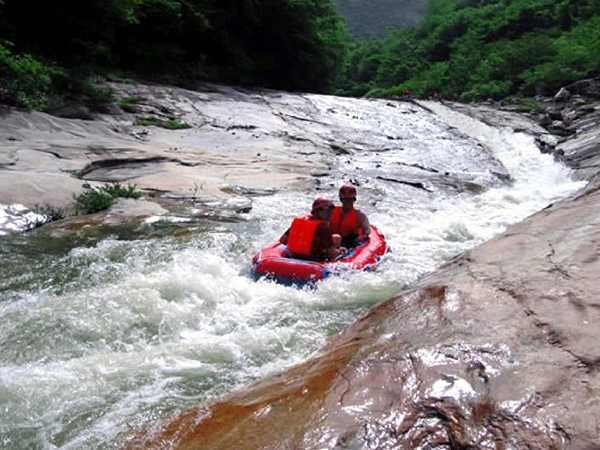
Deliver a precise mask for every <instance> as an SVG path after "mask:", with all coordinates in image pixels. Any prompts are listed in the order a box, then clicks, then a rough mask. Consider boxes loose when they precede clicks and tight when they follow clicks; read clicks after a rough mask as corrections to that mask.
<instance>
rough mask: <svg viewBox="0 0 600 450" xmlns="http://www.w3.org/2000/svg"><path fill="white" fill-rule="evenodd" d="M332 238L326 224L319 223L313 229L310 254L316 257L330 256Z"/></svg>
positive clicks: (332, 246)
mask: <svg viewBox="0 0 600 450" xmlns="http://www.w3.org/2000/svg"><path fill="white" fill-rule="evenodd" d="M332 249H333V250H334V249H335V247H334V245H333V238H332V235H331V230H329V225H328V224H325V223H323V224H320V225H319V226H318V227H317V229H316V230H315V236H314V238H313V245H312V254H313V257H314V258H317V259H330V258H331V257H332ZM334 257H335V256H334Z"/></svg>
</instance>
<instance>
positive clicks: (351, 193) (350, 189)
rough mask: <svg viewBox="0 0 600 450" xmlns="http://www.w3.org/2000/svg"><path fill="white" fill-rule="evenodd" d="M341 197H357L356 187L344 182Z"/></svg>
mask: <svg viewBox="0 0 600 450" xmlns="http://www.w3.org/2000/svg"><path fill="white" fill-rule="evenodd" d="M340 197H345V198H347V197H354V198H356V188H355V187H354V186H352V185H351V184H344V185H343V186H342V187H341V188H340Z"/></svg>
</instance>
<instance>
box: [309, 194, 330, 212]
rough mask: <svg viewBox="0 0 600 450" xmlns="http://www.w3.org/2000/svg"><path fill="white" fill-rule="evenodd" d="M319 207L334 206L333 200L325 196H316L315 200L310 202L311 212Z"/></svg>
mask: <svg viewBox="0 0 600 450" xmlns="http://www.w3.org/2000/svg"><path fill="white" fill-rule="evenodd" d="M321 208H331V209H333V208H335V205H334V204H333V202H332V201H331V200H328V199H326V198H323V197H317V198H315V201H314V202H313V204H312V213H313V214H314V213H315V212H316V211H317V209H321Z"/></svg>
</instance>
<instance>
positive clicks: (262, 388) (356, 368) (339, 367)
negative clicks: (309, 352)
mask: <svg viewBox="0 0 600 450" xmlns="http://www.w3.org/2000/svg"><path fill="white" fill-rule="evenodd" d="M599 211H600V188H599V187H598V186H590V187H588V188H587V190H586V191H584V192H581V193H579V194H578V196H576V197H574V198H571V199H569V200H565V201H563V202H561V203H560V204H556V205H554V206H551V207H549V208H547V209H545V210H543V211H541V212H539V213H538V214H536V215H534V216H532V217H530V218H529V219H527V220H525V221H524V222H522V223H520V224H517V225H515V226H512V227H511V228H509V230H508V231H507V232H506V233H504V234H503V235H501V236H499V237H497V238H495V239H493V240H491V241H489V242H487V243H485V244H483V245H481V246H479V247H477V248H475V249H474V250H472V251H470V252H468V253H466V254H464V255H462V256H461V257H459V258H457V259H455V260H454V261H451V262H450V263H448V264H446V265H445V266H444V267H442V268H441V269H440V270H439V271H438V272H436V273H435V274H433V275H431V276H429V277H428V278H426V279H424V280H422V281H421V282H420V283H419V284H418V285H417V286H415V287H414V288H412V289H410V290H408V291H406V292H403V293H402V294H401V295H399V296H397V297H395V298H393V299H391V300H389V301H387V302H384V303H382V304H379V305H378V306H376V307H374V308H373V309H371V310H370V311H369V312H367V313H366V314H365V315H364V316H363V317H362V318H360V319H359V320H358V321H357V322H355V323H354V324H353V325H352V326H351V327H349V328H348V329H346V330H345V331H344V332H343V333H342V334H340V335H338V336H336V337H335V338H334V339H333V340H332V341H330V343H329V344H328V345H327V347H326V348H324V349H323V350H322V352H321V353H320V354H319V355H318V356H316V357H315V358H314V359H312V360H310V361H308V362H306V363H304V364H302V365H300V366H297V367H294V368H292V369H290V370H289V371H288V372H286V373H283V374H280V375H277V376H275V377H273V378H271V379H268V380H266V381H263V382H261V383H259V384H257V385H255V386H253V387H251V388H249V389H247V390H244V391H240V392H237V393H233V394H231V395H230V396H229V397H227V398H225V399H223V400H222V401H220V402H218V403H215V404H212V405H208V406H203V407H199V408H197V409H194V410H190V411H188V412H187V413H185V414H183V415H182V416H180V417H177V418H175V419H173V420H171V421H170V422H168V423H163V424H160V425H157V426H156V428H154V429H152V430H146V431H145V432H144V433H141V434H140V435H138V436H137V438H136V439H135V440H134V441H132V442H130V443H129V445H130V446H131V448H137V447H139V446H140V445H143V446H144V447H145V448H179V449H232V448H244V449H259V448H260V449H296V448H304V449H431V448H437V449H466V448H477V449H540V450H542V449H566V448H569V449H595V448H600V432H599V427H600V377H599V371H598V369H599V368H600V346H598V338H599V337H600V328H599V327H598V323H599V322H600V283H598V273H600V213H599Z"/></svg>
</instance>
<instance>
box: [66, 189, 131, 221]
mask: <svg viewBox="0 0 600 450" xmlns="http://www.w3.org/2000/svg"><path fill="white" fill-rule="evenodd" d="M141 196H142V192H141V191H139V190H138V189H137V187H136V186H135V185H130V184H128V185H127V186H122V185H121V184H118V183H115V184H109V185H106V186H101V187H96V188H91V189H90V190H88V191H86V192H84V193H82V194H80V195H78V196H76V197H75V213H76V214H92V213H95V212H98V211H102V210H105V209H108V208H110V207H111V206H112V204H113V203H114V202H115V200H116V199H117V198H140V197H141Z"/></svg>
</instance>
